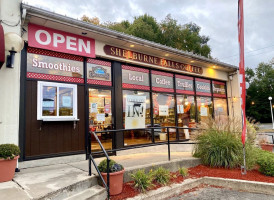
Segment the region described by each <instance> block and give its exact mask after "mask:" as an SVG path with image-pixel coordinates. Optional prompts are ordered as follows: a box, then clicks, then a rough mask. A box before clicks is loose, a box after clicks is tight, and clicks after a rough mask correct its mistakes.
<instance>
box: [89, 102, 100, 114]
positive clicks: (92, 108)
mask: <svg viewBox="0 0 274 200" xmlns="http://www.w3.org/2000/svg"><path fill="white" fill-rule="evenodd" d="M90 113H98V110H97V103H91V104H90Z"/></svg>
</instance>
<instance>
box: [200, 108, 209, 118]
mask: <svg viewBox="0 0 274 200" xmlns="http://www.w3.org/2000/svg"><path fill="white" fill-rule="evenodd" d="M201 116H204V117H207V116H208V114H207V107H202V106H201Z"/></svg>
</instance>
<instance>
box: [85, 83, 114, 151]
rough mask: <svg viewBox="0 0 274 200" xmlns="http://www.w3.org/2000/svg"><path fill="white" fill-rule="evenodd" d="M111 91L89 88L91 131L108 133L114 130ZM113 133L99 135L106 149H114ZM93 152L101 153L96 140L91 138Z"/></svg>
mask: <svg viewBox="0 0 274 200" xmlns="http://www.w3.org/2000/svg"><path fill="white" fill-rule="evenodd" d="M111 103H112V102H111V90H104V89H94V88H89V131H106V130H111V129H112V128H113V119H112V109H111V107H112V106H111V105H112V104H111ZM112 135H113V134H112V133H97V136H98V138H99V139H100V141H101V143H102V144H103V146H104V148H105V149H107V150H109V149H112V140H113V137H112ZM91 150H92V151H101V148H100V146H99V144H98V142H97V141H96V140H95V138H94V137H93V136H92V138H91Z"/></svg>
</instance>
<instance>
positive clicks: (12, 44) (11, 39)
mask: <svg viewBox="0 0 274 200" xmlns="http://www.w3.org/2000/svg"><path fill="white" fill-rule="evenodd" d="M23 47H24V41H23V39H22V38H21V37H20V36H19V35H17V34H16V33H6V34H5V50H6V51H9V52H10V55H8V56H7V60H6V66H7V67H8V68H14V56H15V53H17V52H20V51H21V50H22V49H23Z"/></svg>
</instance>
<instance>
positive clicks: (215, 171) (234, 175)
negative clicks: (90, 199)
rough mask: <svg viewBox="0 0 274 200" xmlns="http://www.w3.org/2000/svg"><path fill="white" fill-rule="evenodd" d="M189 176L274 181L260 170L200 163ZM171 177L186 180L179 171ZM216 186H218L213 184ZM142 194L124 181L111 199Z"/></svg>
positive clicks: (116, 199)
mask: <svg viewBox="0 0 274 200" xmlns="http://www.w3.org/2000/svg"><path fill="white" fill-rule="evenodd" d="M188 172H189V176H188V177H187V178H201V177H204V176H209V177H219V178H230V179H240V180H247V181H259V182H267V183H274V177H270V176H265V175H263V174H261V173H260V172H259V171H258V170H251V171H247V174H246V175H242V174H241V169H226V168H210V167H206V166H204V165H198V166H196V167H192V168H189V169H188ZM171 177H172V178H171V179H170V183H169V184H173V183H181V182H183V181H184V178H183V177H182V176H180V174H179V173H178V172H175V173H172V172H171ZM153 184H154V187H152V188H151V189H150V190H155V189H157V188H160V187H161V185H159V184H157V183H155V182H154V183H153ZM205 186H206V185H200V186H199V187H196V188H192V189H189V190H186V191H184V192H183V193H189V192H193V191H196V190H197V189H199V188H201V187H205ZM211 187H216V186H211ZM138 194H140V192H139V191H137V190H136V189H135V188H134V187H133V182H132V181H131V182H127V183H124V187H123V191H122V193H121V194H119V195H115V196H111V197H110V199H111V200H123V199H127V198H131V197H134V196H137V195H138Z"/></svg>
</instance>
